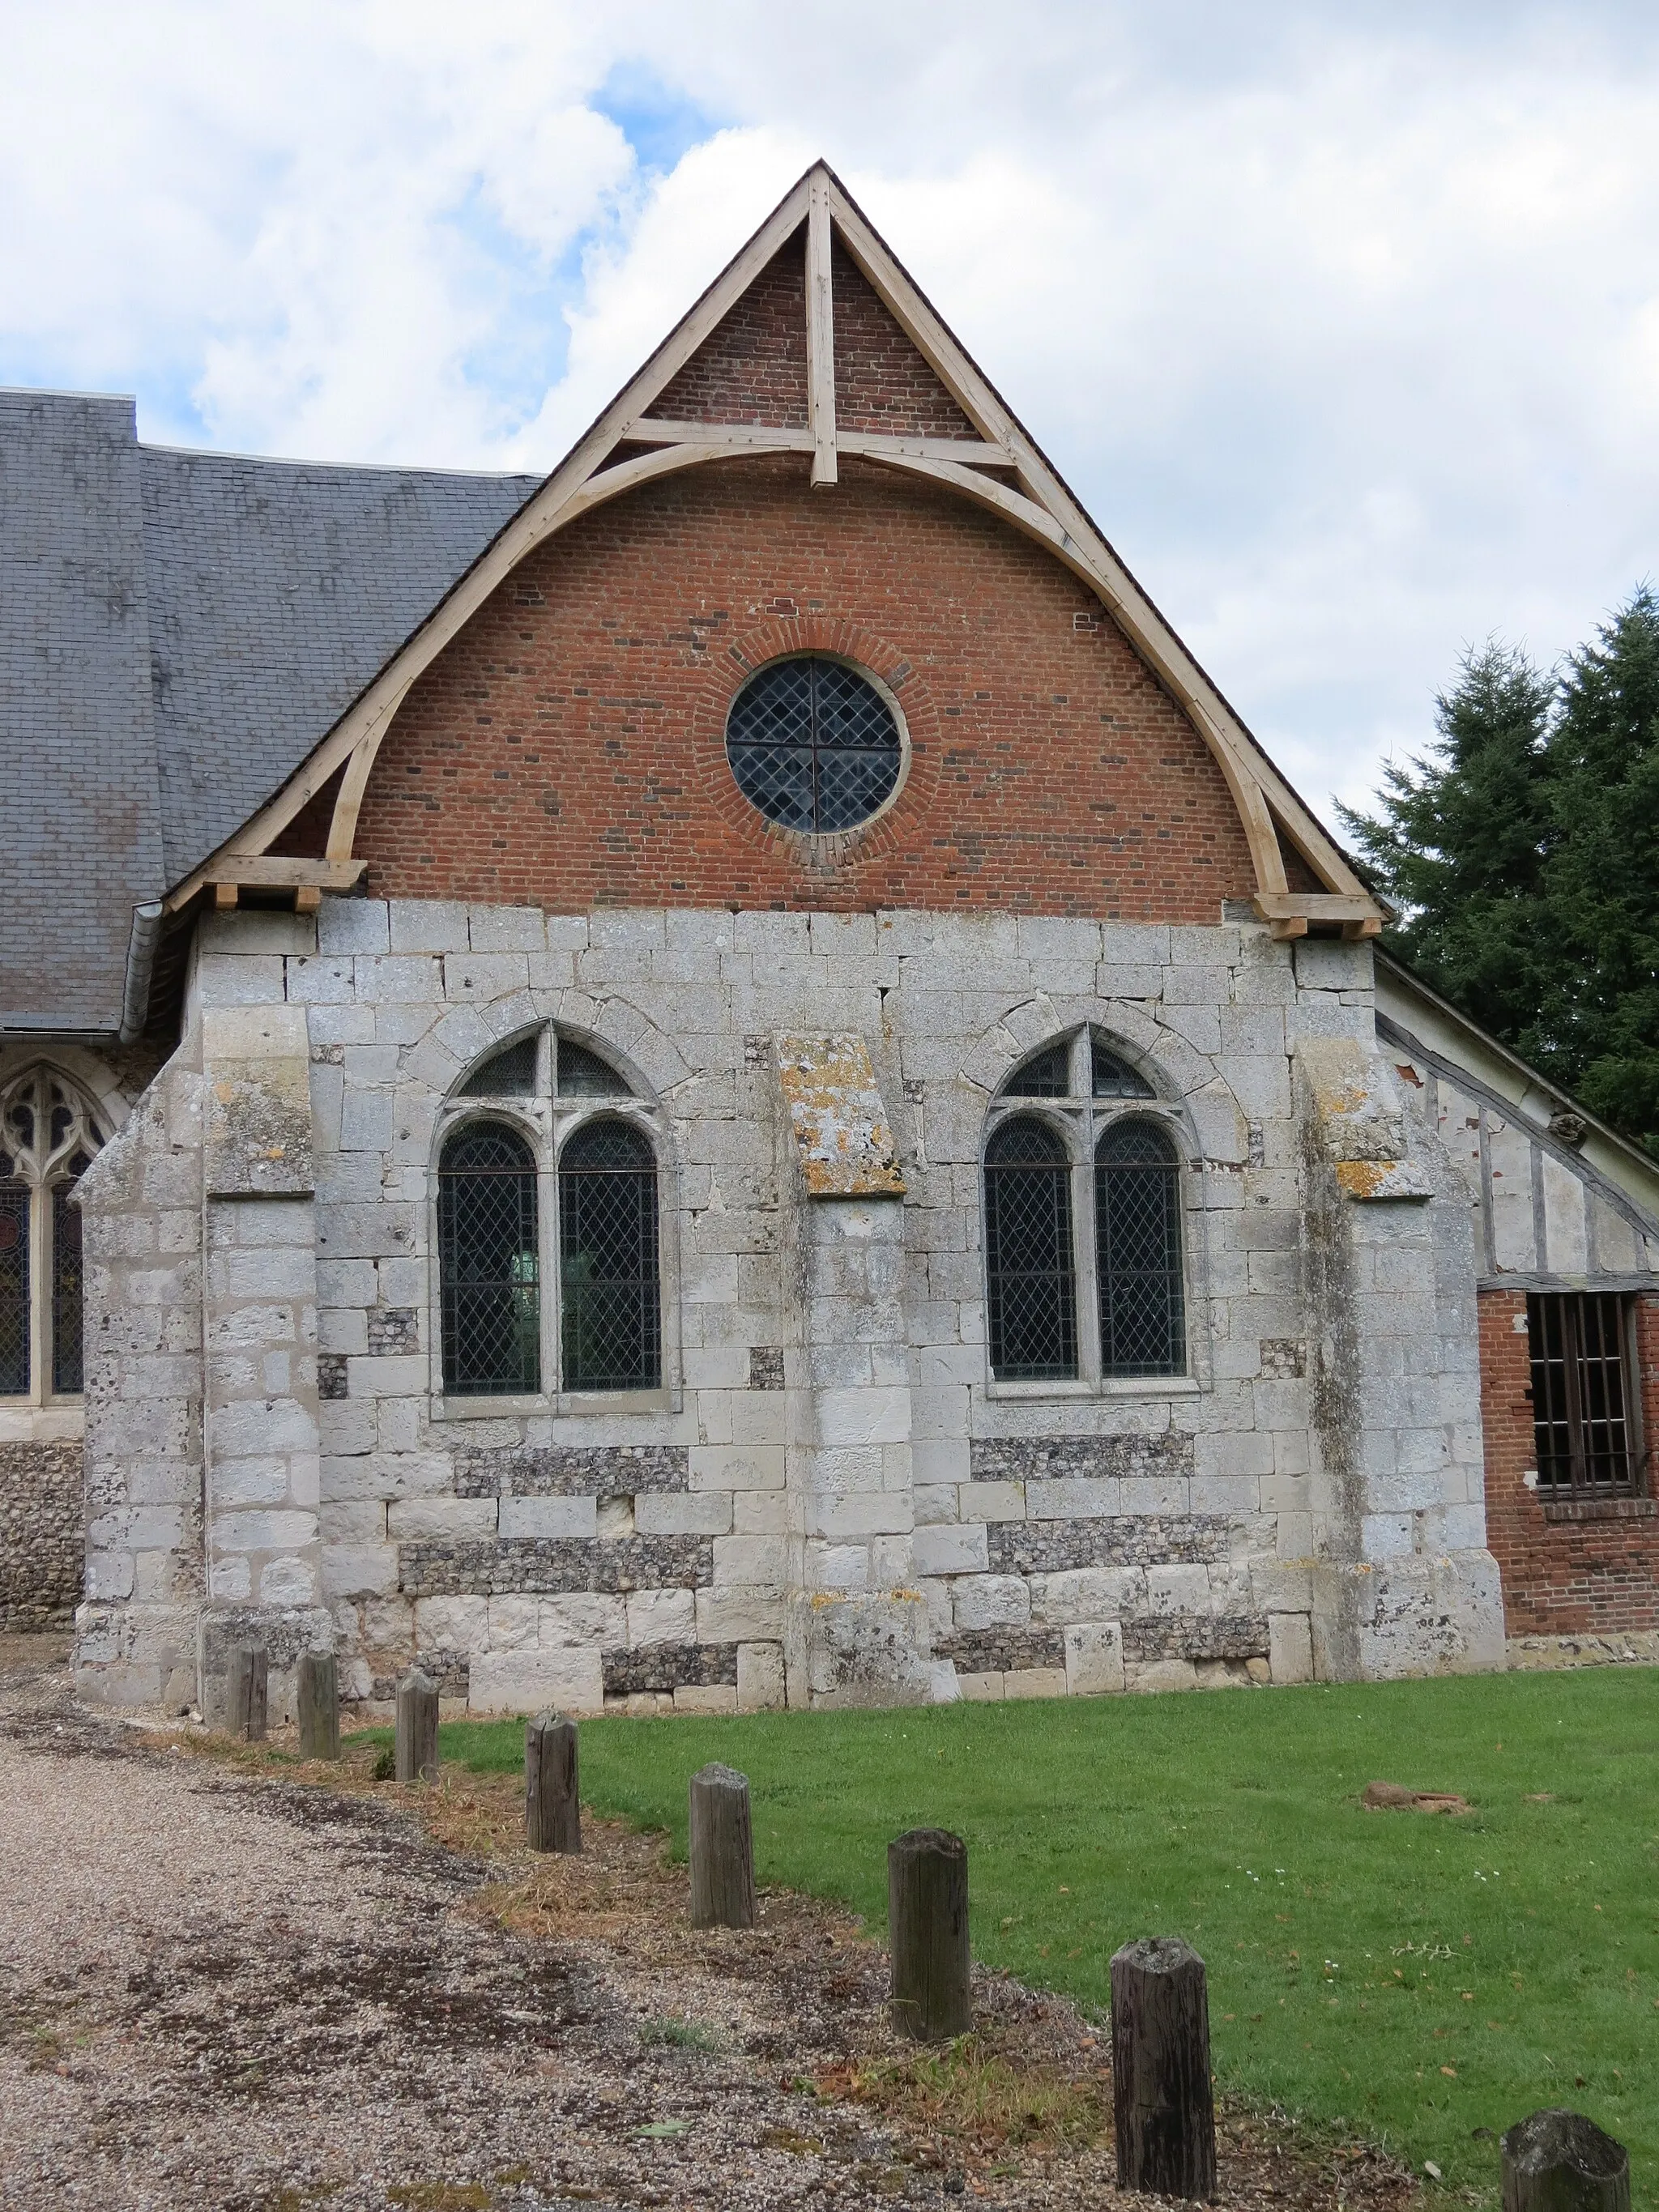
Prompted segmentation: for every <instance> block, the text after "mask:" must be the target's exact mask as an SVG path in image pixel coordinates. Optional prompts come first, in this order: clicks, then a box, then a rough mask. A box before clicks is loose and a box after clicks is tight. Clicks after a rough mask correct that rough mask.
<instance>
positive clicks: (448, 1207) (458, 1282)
mask: <svg viewBox="0 0 1659 2212" xmlns="http://www.w3.org/2000/svg"><path fill="white" fill-rule="evenodd" d="M438 1270H439V1280H440V1286H441V1309H442V1312H441V1335H442V1340H443V1373H444V1388H445V1389H447V1390H452V1391H456V1392H460V1393H464V1394H465V1395H477V1396H482V1397H495V1396H502V1395H513V1394H517V1393H520V1392H525V1391H533V1390H538V1389H540V1387H541V1290H540V1281H541V1261H540V1249H539V1243H538V1234H537V1205H536V1164H535V1161H534V1159H533V1158H532V1154H531V1150H530V1147H529V1146H528V1145H527V1144H526V1141H525V1139H523V1137H521V1136H520V1134H519V1133H518V1131H517V1130H515V1129H511V1128H508V1127H505V1126H504V1125H503V1124H502V1123H501V1122H496V1121H472V1122H469V1123H467V1124H466V1126H465V1127H463V1128H461V1129H459V1130H458V1131H457V1132H456V1133H455V1134H454V1135H453V1137H451V1138H450V1139H449V1140H448V1142H447V1144H446V1145H445V1146H444V1149H443V1152H442V1155H441V1159H440V1161H439V1167H438Z"/></svg>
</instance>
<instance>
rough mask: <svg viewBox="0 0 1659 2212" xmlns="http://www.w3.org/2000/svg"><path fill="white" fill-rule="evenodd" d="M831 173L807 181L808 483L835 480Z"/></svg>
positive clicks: (820, 171) (819, 172)
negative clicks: (810, 436)
mask: <svg viewBox="0 0 1659 2212" xmlns="http://www.w3.org/2000/svg"><path fill="white" fill-rule="evenodd" d="M830 241H831V228H830V222H829V171H828V170H827V169H826V168H825V167H824V166H823V162H822V161H820V162H818V163H817V165H816V166H815V167H814V168H813V169H812V171H811V175H810V176H809V178H808V179H807V200H806V419H807V422H808V423H809V424H810V425H811V432H812V478H811V480H812V484H813V488H814V489H817V487H818V486H819V485H822V484H832V483H835V481H836V325H835V292H834V285H833V279H832V272H831V265H830Z"/></svg>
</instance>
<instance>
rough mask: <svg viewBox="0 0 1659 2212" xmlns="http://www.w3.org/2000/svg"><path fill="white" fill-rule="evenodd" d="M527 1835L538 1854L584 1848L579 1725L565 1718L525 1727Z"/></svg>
mask: <svg viewBox="0 0 1659 2212" xmlns="http://www.w3.org/2000/svg"><path fill="white" fill-rule="evenodd" d="M524 1832H525V1838H526V1841H527V1842H528V1844H529V1845H530V1848H531V1850H532V1851H579V1850H580V1849H581V1847H582V1801H581V1796H580V1779H579V1777H578V1774H577V1771H576V1723H575V1722H574V1721H571V1720H566V1719H565V1718H564V1717H563V1716H562V1714H559V1713H538V1714H537V1716H536V1717H535V1719H534V1720H533V1721H526V1723H525V1724H524Z"/></svg>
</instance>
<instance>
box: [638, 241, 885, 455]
mask: <svg viewBox="0 0 1659 2212" xmlns="http://www.w3.org/2000/svg"><path fill="white" fill-rule="evenodd" d="M923 366H924V367H925V366H926V364H925V363H924V364H923ZM649 413H650V414H651V416H653V417H654V418H655V420H657V421H658V422H769V423H772V424H774V425H781V426H782V427H783V428H787V429H799V428H805V422H806V262H805V231H798V232H797V233H796V234H795V236H794V237H793V238H792V239H791V240H789V243H788V244H787V246H785V247H784V248H783V250H782V252H780V253H776V254H775V255H774V256H773V258H771V260H770V261H769V262H768V263H767V264H766V266H765V268H764V269H763V270H762V271H761V273H760V275H759V276H757V277H756V279H755V281H754V283H752V284H751V285H750V287H749V289H748V290H747V291H746V292H745V293H744V295H743V297H742V298H741V299H740V300H739V301H738V303H737V305H736V306H735V307H732V310H731V312H730V313H728V314H727V315H726V317H725V318H724V319H723V320H722V321H721V322H720V323H719V324H717V325H716V326H715V328H714V330H713V331H711V332H710V334H709V336H708V337H707V338H705V339H704V341H703V343H702V345H700V346H699V347H698V348H697V350H696V352H695V353H694V354H693V355H692V356H691V358H690V361H688V362H686V364H685V366H684V368H681V369H680V370H679V371H678V373H677V374H675V375H674V376H673V377H672V378H671V380H669V382H668V383H667V384H666V385H665V386H664V388H663V390H662V392H660V393H659V395H658V397H657V398H656V399H655V401H654V402H653V404H652V406H651V408H650V410H649Z"/></svg>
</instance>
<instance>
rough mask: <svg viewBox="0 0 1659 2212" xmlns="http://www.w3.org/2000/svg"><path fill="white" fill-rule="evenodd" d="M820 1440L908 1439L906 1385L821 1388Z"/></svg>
mask: <svg viewBox="0 0 1659 2212" xmlns="http://www.w3.org/2000/svg"><path fill="white" fill-rule="evenodd" d="M814 1410H815V1412H816V1413H817V1431H818V1437H819V1440H820V1441H821V1442H822V1443H825V1444H872V1443H874V1444H884V1443H908V1440H909V1436H910V1394H909V1392H908V1390H907V1389H901V1388H898V1387H892V1388H889V1389H877V1388H874V1387H872V1388H871V1389H866V1390H822V1391H820V1392H818V1393H817V1398H816V1401H815V1408H814Z"/></svg>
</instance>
